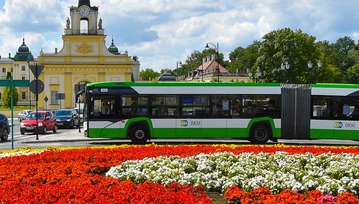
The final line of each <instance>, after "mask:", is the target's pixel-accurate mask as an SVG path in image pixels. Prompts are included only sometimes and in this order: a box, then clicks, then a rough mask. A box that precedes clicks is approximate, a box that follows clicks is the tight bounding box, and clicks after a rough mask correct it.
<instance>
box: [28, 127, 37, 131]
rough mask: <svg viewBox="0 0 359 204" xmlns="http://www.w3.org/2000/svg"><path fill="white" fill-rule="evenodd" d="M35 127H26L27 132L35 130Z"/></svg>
mask: <svg viewBox="0 0 359 204" xmlns="http://www.w3.org/2000/svg"><path fill="white" fill-rule="evenodd" d="M34 128H35V127H26V130H33V129H34Z"/></svg>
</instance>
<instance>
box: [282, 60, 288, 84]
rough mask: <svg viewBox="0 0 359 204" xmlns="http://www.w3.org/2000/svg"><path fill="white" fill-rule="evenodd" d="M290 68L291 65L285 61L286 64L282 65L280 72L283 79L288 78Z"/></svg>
mask: <svg viewBox="0 0 359 204" xmlns="http://www.w3.org/2000/svg"><path fill="white" fill-rule="evenodd" d="M289 68H290V65H289V63H288V62H287V61H285V62H284V63H282V64H281V65H280V70H281V71H282V74H283V79H285V76H287V73H286V72H288V70H289ZM283 81H284V80H283Z"/></svg>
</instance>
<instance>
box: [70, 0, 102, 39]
mask: <svg viewBox="0 0 359 204" xmlns="http://www.w3.org/2000/svg"><path fill="white" fill-rule="evenodd" d="M65 35H104V29H103V28H102V19H101V18H100V19H98V7H97V6H91V4H90V0H79V2H78V6H77V7H76V6H71V7H70V18H68V19H67V21H66V28H65Z"/></svg>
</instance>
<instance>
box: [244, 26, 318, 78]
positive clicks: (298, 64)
mask: <svg viewBox="0 0 359 204" xmlns="http://www.w3.org/2000/svg"><path fill="white" fill-rule="evenodd" d="M263 39H264V40H263V42H262V44H261V47H260V49H259V57H258V58H257V61H256V64H255V65H254V67H252V70H251V72H252V73H256V72H258V71H261V72H262V73H265V75H264V76H263V77H262V81H268V82H280V81H286V82H290V83H309V82H310V79H311V73H310V71H309V70H308V66H307V63H308V61H318V60H319V58H320V51H319V49H318V46H317V45H316V44H315V37H314V36H310V35H308V34H306V33H303V32H302V31H301V30H296V31H293V30H291V29H289V28H285V29H280V30H276V31H272V32H270V33H268V34H266V35H264V37H263ZM285 62H287V63H288V64H289V65H290V69H289V70H286V72H285V73H282V70H281V64H282V63H285Z"/></svg>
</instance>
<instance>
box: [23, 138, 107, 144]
mask: <svg viewBox="0 0 359 204" xmlns="http://www.w3.org/2000/svg"><path fill="white" fill-rule="evenodd" d="M109 140H111V139H73V140H65V139H60V140H36V141H22V142H20V143H21V144H35V143H51V142H93V141H109Z"/></svg>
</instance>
